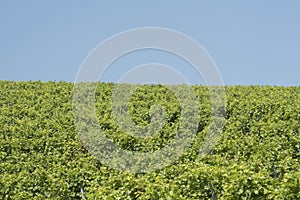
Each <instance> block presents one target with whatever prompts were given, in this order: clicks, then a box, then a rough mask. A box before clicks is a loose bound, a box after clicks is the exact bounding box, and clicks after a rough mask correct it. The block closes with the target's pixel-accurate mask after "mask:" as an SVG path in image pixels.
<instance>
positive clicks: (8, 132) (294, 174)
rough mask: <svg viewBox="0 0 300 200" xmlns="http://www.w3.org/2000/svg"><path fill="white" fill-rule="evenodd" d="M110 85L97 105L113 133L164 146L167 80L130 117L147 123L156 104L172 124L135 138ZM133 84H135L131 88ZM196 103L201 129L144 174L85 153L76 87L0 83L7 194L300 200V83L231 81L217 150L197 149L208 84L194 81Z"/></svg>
mask: <svg viewBox="0 0 300 200" xmlns="http://www.w3.org/2000/svg"><path fill="white" fill-rule="evenodd" d="M114 87H115V84H112V83H99V84H98V87H97V90H96V91H95V97H96V102H95V108H96V113H97V116H98V120H99V124H100V126H101V128H102V129H103V130H104V131H105V134H106V136H107V138H108V139H110V140H111V141H113V143H114V144H115V145H118V146H120V147H121V148H123V149H126V150H128V151H141V152H154V151H156V150H157V149H159V148H162V147H164V146H165V145H167V144H168V143H169V142H170V141H171V140H172V139H173V137H174V130H176V128H177V127H178V125H179V123H180V104H179V102H178V101H177V100H176V97H175V96H174V94H172V92H171V91H169V90H167V89H166V87H164V86H163V85H155V86H153V85H144V86H140V87H139V88H138V90H136V92H135V93H134V95H133V96H132V97H131V100H130V103H129V104H130V105H129V111H128V112H129V114H130V116H131V118H132V120H133V121H134V122H135V123H136V124H138V125H140V126H144V125H147V124H149V123H151V112H149V109H150V108H151V106H152V105H153V104H154V102H155V103H159V104H160V105H162V106H163V107H164V109H165V114H166V122H165V124H164V126H163V128H162V129H161V130H158V131H156V132H155V133H154V134H153V135H152V137H146V138H138V137H134V136H131V135H130V134H127V133H126V132H124V131H122V130H120V128H119V127H118V124H116V123H115V122H114V120H113V116H112V105H111V95H112V91H113V89H114ZM128 87H130V85H128ZM191 87H192V89H193V90H194V91H195V94H196V96H197V99H198V103H199V108H200V112H199V125H198V133H197V137H196V139H195V141H194V142H193V143H192V145H191V147H190V148H189V149H188V150H187V151H186V152H185V153H184V154H183V155H182V156H181V157H180V158H179V159H178V160H176V161H175V162H174V163H173V164H172V165H170V166H168V167H165V168H163V169H160V170H156V171H154V172H151V173H147V174H131V173H128V172H122V171H117V170H115V169H113V168H111V167H110V166H105V165H103V163H101V162H100V161H99V160H97V159H96V157H95V156H94V155H92V154H91V153H90V152H89V151H87V150H86V149H85V147H84V145H83V143H82V141H81V140H80V138H79V136H78V134H77V132H76V130H75V125H74V117H73V108H72V89H73V85H72V84H71V83H66V82H47V83H44V82H40V81H36V82H12V81H0V113H1V114H0V198H1V199H82V198H86V199H300V170H299V169H300V136H299V132H300V123H299V122H300V87H278V86H273V87H270V86H263V87H261V86H230V87H229V86H228V87H226V88H225V89H226V96H227V97H226V98H227V105H226V121H225V123H224V126H223V132H222V134H221V135H220V136H219V138H218V141H217V144H216V146H215V147H214V149H213V150H212V151H211V152H209V154H207V155H205V156H201V157H199V156H198V153H199V149H200V147H201V145H202V141H203V138H204V137H205V134H206V132H207V127H208V125H209V123H210V116H211V104H210V96H209V92H208V89H207V87H205V86H191Z"/></svg>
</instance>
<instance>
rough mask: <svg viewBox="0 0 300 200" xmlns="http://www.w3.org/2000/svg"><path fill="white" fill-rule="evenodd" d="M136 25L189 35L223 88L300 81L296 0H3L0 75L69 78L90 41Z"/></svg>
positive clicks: (299, 21) (299, 23) (299, 25)
mask: <svg viewBox="0 0 300 200" xmlns="http://www.w3.org/2000/svg"><path fill="white" fill-rule="evenodd" d="M140 27H163V28H169V29H174V30H177V31H179V32H182V33H184V34H186V35H189V36H190V37H192V38H193V39H195V40H196V41H197V42H198V43H199V44H201V45H202V46H203V47H204V48H205V49H206V50H207V52H208V53H209V54H210V56H211V57H212V59H213V60H214V62H215V63H216V65H217V66H218V68H219V71H220V73H221V76H222V78H223V81H224V83H225V84H226V85H250V84H251V85H252V84H255V85H256V84H259V85H300V1H297V0H294V1H293V0H289V1H276V0H266V1H260V0H255V1H241V0H240V1H232V0H229V1H211V0H207V1H199V0H189V1H174V0H163V1H159V0H152V1H141V0H135V1H133V0H127V1H122V0H119V1H96V0H94V1H92V0H91V1H84V0H80V1H79V0H51V1H46V0H26V1H22V0H19V1H16V0H2V1H0V80H15V81H19V80H43V81H48V80H55V81H60V80H63V81H71V82H73V81H74V80H75V78H76V73H77V71H78V69H79V67H80V65H81V64H82V62H83V60H84V59H85V58H86V56H87V55H88V54H89V52H90V51H91V50H92V49H93V48H94V47H95V46H96V45H98V44H99V43H100V42H102V41H103V40H105V39H106V38H108V37H110V36H112V35H114V34H117V33H119V32H121V31H125V30H128V29H132V28H140ZM150 57H151V56H150ZM165 59H166V58H165ZM123 64H124V65H125V64H126V63H123ZM127 64H128V63H127ZM108 80H109V77H108Z"/></svg>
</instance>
